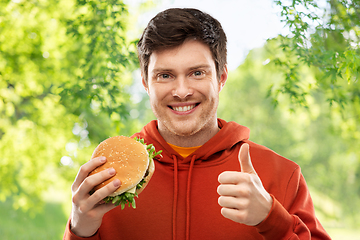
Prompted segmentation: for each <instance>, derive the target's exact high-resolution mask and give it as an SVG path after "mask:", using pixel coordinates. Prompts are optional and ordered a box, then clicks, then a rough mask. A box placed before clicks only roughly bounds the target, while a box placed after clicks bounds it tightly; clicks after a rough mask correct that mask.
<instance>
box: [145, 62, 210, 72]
mask: <svg viewBox="0 0 360 240" xmlns="http://www.w3.org/2000/svg"><path fill="white" fill-rule="evenodd" d="M199 68H205V69H211V66H210V65H209V64H200V65H195V66H192V67H190V68H189V69H188V70H195V69H199ZM172 71H173V69H171V68H162V67H159V68H155V69H153V70H152V71H151V73H152V74H156V73H159V72H172Z"/></svg>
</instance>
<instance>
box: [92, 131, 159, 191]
mask: <svg viewBox="0 0 360 240" xmlns="http://www.w3.org/2000/svg"><path fill="white" fill-rule="evenodd" d="M100 156H105V157H106V159H107V161H106V162H105V163H104V164H103V165H101V166H99V167H97V168H96V169H94V170H93V171H92V172H91V173H90V175H92V174H95V173H98V172H101V171H103V170H105V169H108V168H114V169H115V171H116V174H115V175H114V176H113V177H111V178H109V179H107V180H106V181H104V182H102V183H101V184H99V185H97V186H96V187H95V188H94V191H96V190H98V189H100V188H102V187H104V186H105V185H107V184H108V183H110V182H112V181H113V180H115V179H119V180H120V182H121V185H120V187H119V188H118V189H117V190H116V191H115V192H114V193H112V194H110V195H109V196H117V195H120V194H122V193H124V192H126V191H128V190H129V189H132V188H134V187H135V186H136V185H137V184H138V183H139V182H140V181H141V180H142V179H143V178H144V176H145V174H146V172H147V169H148V168H149V170H148V175H147V176H146V178H145V181H146V183H145V184H143V187H142V188H141V189H138V190H137V193H140V192H141V191H142V190H143V189H144V188H145V186H146V184H147V183H148V181H149V180H150V178H151V176H152V174H153V172H154V170H155V166H154V161H151V163H150V165H149V154H148V151H147V150H146V146H145V145H143V144H142V143H140V142H138V141H136V140H135V139H132V138H129V137H125V136H115V137H111V138H108V139H106V140H104V141H103V142H101V143H100V144H99V145H98V146H97V147H96V149H95V150H94V153H93V154H92V158H95V157H100Z"/></svg>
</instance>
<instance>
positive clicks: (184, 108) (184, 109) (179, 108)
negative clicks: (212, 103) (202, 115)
mask: <svg viewBox="0 0 360 240" xmlns="http://www.w3.org/2000/svg"><path fill="white" fill-rule="evenodd" d="M197 105H199V103H196V104H191V105H186V106H169V107H170V108H171V109H172V110H174V111H176V112H187V111H190V110H192V109H194V108H195V107H196V106H197Z"/></svg>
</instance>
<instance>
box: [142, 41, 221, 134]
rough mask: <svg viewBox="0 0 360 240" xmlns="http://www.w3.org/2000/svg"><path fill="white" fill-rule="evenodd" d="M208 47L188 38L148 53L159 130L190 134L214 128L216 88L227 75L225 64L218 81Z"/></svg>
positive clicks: (149, 75) (152, 101)
mask: <svg viewBox="0 0 360 240" xmlns="http://www.w3.org/2000/svg"><path fill="white" fill-rule="evenodd" d="M216 76H217V75H216V68H215V62H214V60H213V58H212V54H211V52H210V48H209V47H208V46H207V45H205V44H203V43H201V42H198V41H195V40H188V41H185V42H184V43H183V44H182V45H180V46H179V47H176V48H171V49H165V50H161V51H155V52H153V53H152V54H151V56H150V62H149V66H148V84H147V85H146V84H145V82H144V80H143V84H144V87H145V89H146V91H147V93H148V94H149V97H150V103H151V108H152V110H153V112H154V114H155V116H156V118H157V120H158V128H159V131H160V133H161V134H166V136H174V135H176V136H191V135H194V134H196V133H198V132H200V131H207V130H213V129H214V127H215V128H216V129H217V116H216V109H217V106H218V102H219V92H220V90H221V89H222V87H223V86H224V84H225V81H226V79H227V70H226V68H225V69H224V71H223V74H222V75H221V77H220V81H218V79H217V77H216Z"/></svg>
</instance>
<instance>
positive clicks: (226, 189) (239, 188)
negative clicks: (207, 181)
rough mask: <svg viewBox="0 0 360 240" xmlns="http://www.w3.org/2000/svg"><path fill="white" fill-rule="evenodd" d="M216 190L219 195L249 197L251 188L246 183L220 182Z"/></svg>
mask: <svg viewBox="0 0 360 240" xmlns="http://www.w3.org/2000/svg"><path fill="white" fill-rule="evenodd" d="M217 192H218V194H219V195H220V196H231V197H244V198H249V197H250V195H251V190H250V188H249V187H248V185H247V184H238V185H234V184H221V185H220V186H219V187H218V188H217Z"/></svg>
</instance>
